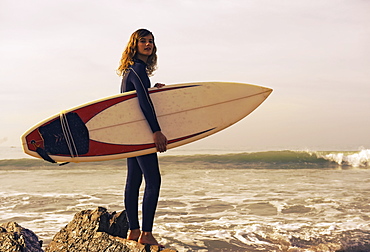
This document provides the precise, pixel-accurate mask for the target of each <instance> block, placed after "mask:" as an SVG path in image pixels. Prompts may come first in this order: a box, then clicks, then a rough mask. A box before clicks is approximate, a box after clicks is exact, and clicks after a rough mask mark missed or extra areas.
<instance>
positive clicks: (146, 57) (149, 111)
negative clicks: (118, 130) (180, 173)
mask: <svg viewBox="0 0 370 252" xmlns="http://www.w3.org/2000/svg"><path fill="white" fill-rule="evenodd" d="M156 51H157V48H156V46H155V43H154V36H153V34H152V33H151V32H150V31H148V30H146V29H139V30H137V31H135V32H134V33H133V34H132V35H131V37H130V40H129V42H128V44H127V46H126V49H125V50H124V52H123V53H122V58H121V61H120V66H119V67H118V69H117V73H118V75H120V76H122V77H123V78H122V86H121V92H127V91H132V90H136V92H137V97H138V100H139V104H140V107H141V110H142V112H143V114H144V116H145V118H146V120H147V121H148V124H149V126H150V129H151V131H152V132H153V140H154V143H155V145H156V148H157V150H158V151H159V152H164V151H166V150H167V138H166V137H165V136H164V135H163V134H162V132H161V128H160V125H159V123H158V120H157V116H156V114H155V109H154V106H153V103H152V101H151V99H150V96H149V94H148V88H150V80H149V77H148V75H152V73H153V71H155V69H156V65H157V54H156ZM156 86H157V87H158V88H160V87H162V86H163V84H156ZM127 168H128V171H127V181H126V188H125V207H126V212H127V217H128V221H129V228H130V231H129V234H128V237H127V239H129V240H136V241H138V242H140V243H143V244H151V245H158V242H157V240H156V239H155V238H154V237H153V234H152V228H153V221H154V215H155V211H156V208H157V202H158V197H159V190H160V184H161V175H160V171H159V165H158V158H157V153H153V154H149V155H143V156H138V157H133V158H128V159H127ZM143 176H144V179H145V191H144V198H143V204H142V215H143V216H142V231H140V225H139V221H138V198H139V188H140V185H141V182H142V177H143Z"/></svg>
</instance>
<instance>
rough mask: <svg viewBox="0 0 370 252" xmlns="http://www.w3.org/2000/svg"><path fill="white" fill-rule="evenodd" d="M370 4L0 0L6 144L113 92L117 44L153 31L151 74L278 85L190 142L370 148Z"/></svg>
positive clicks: (359, 0) (0, 101)
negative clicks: (252, 107) (242, 114)
mask: <svg viewBox="0 0 370 252" xmlns="http://www.w3.org/2000/svg"><path fill="white" fill-rule="evenodd" d="M369 12H370V1H367V0H345V1H341V0H320V1H319V0H317V1H316V0H299V1H297V0H275V1H272V0H253V1H252V0H239V1H238V0H153V1H150V0H142V1H135V0H111V1H109V0H53V1H50V0H32V1H28V0H0V84H1V92H0V107H1V125H0V146H20V141H19V137H20V136H21V135H22V134H23V132H25V131H26V130H27V129H28V128H30V127H31V126H33V125H34V124H36V123H38V122H39V121H41V120H43V119H45V118H47V117H49V116H51V115H53V114H56V113H59V112H60V111H61V110H64V109H67V108H70V107H74V106H76V105H80V104H82V103H85V102H88V101H91V100H94V99H98V98H102V97H105V96H109V95H113V94H117V93H118V92H119V86H120V78H119V77H118V76H116V74H115V69H116V68H117V66H118V61H119V59H120V56H121V53H122V51H123V49H124V47H125V45H126V43H127V41H128V39H129V36H130V35H131V33H132V32H133V31H135V30H136V29H138V28H147V29H149V30H151V31H152V32H153V33H154V35H155V39H156V44H157V47H158V64H159V68H158V71H157V72H156V73H155V75H154V76H153V77H152V83H156V82H162V83H166V84H167V85H169V84H176V83H184V82H194V81H233V82H243V83H252V84H259V85H262V86H266V87H270V88H273V89H274V92H273V93H272V94H271V96H270V97H269V98H268V99H267V100H266V101H265V102H264V103H263V104H262V105H261V106H260V107H259V108H258V109H257V110H256V111H254V112H253V113H252V114H251V115H250V116H248V117H247V118H245V119H243V120H242V121H241V122H239V123H237V124H236V125H234V126H232V127H231V128H228V129H226V130H224V131H222V132H220V133H218V134H216V135H213V136H211V137H208V138H206V139H204V140H201V141H198V142H197V143H194V144H192V145H189V146H188V147H187V148H194V149H196V148H225V147H227V148H229V149H233V148H234V149H237V148H239V149H240V148H242V149H245V150H247V151H253V150H262V149H311V150H319V149H327V150H334V149H351V150H357V149H358V148H361V147H364V148H370V49H369V48H370V47H369V45H370V15H369Z"/></svg>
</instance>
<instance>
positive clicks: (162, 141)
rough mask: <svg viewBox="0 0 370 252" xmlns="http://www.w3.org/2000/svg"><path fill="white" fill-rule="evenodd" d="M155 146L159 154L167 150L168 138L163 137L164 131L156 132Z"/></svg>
mask: <svg viewBox="0 0 370 252" xmlns="http://www.w3.org/2000/svg"><path fill="white" fill-rule="evenodd" d="M153 139H154V144H155V146H156V148H157V151H159V152H165V151H166V150H167V138H166V136H165V135H163V133H162V131H156V132H154V133H153Z"/></svg>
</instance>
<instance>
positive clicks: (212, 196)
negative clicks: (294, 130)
mask: <svg viewBox="0 0 370 252" xmlns="http://www.w3.org/2000/svg"><path fill="white" fill-rule="evenodd" d="M369 153H370V151H369V150H366V149H364V150H355V151H346V152H345V151H320V152H317V151H316V152H315V151H287V150H285V151H264V152H244V153H231V154H227V153H226V151H225V153H223V154H222V153H218V154H202V155H195V154H188V155H165V156H160V164H161V173H162V187H161V194H160V199H159V205H158V209H157V213H156V219H155V226H154V233H155V235H156V237H157V238H158V240H159V242H160V243H161V244H164V245H165V246H166V247H169V248H172V249H176V250H178V251H340V250H341V249H342V251H361V250H360V249H361V248H364V247H366V246H369V241H370V207H369V205H370V190H369V189H370V186H369V182H370V176H369V175H370V169H369V168H370V162H369V160H370V158H369V156H370V155H369ZM125 178H126V168H125V160H113V161H106V162H94V163H79V164H77V163H71V164H68V165H64V166H57V165H55V164H48V163H46V162H44V161H41V160H36V159H23V158H14V159H6V158H2V159H1V160H0V184H1V189H0V199H1V200H0V202H1V205H0V223H4V222H9V221H16V222H17V223H19V224H20V225H22V226H23V227H25V228H28V229H31V230H32V231H34V232H35V233H36V234H37V235H38V236H39V237H40V239H42V240H43V241H44V244H48V243H49V242H50V241H51V239H52V237H53V235H55V234H56V233H57V232H58V231H59V230H60V229H61V228H63V227H64V226H65V225H66V224H67V223H68V222H69V221H71V220H72V218H73V216H74V214H75V213H77V212H79V211H81V210H85V209H95V208H96V207H98V206H102V207H105V208H107V209H108V210H109V211H121V210H123V209H124V206H123V189H124V185H125ZM141 197H142V191H141ZM367 248H368V247H367ZM350 249H352V250H350ZM356 249H357V250H356ZM363 251H366V250H363Z"/></svg>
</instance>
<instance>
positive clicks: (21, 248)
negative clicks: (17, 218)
mask: <svg viewBox="0 0 370 252" xmlns="http://www.w3.org/2000/svg"><path fill="white" fill-rule="evenodd" d="M41 246H42V241H40V240H39V239H38V237H37V236H36V235H35V234H34V233H33V232H32V231H31V230H28V229H26V228H23V227H21V226H20V225H18V224H17V223H16V222H8V223H4V224H1V225H0V251H1V252H3V251H4V252H43V250H42V249H41Z"/></svg>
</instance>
